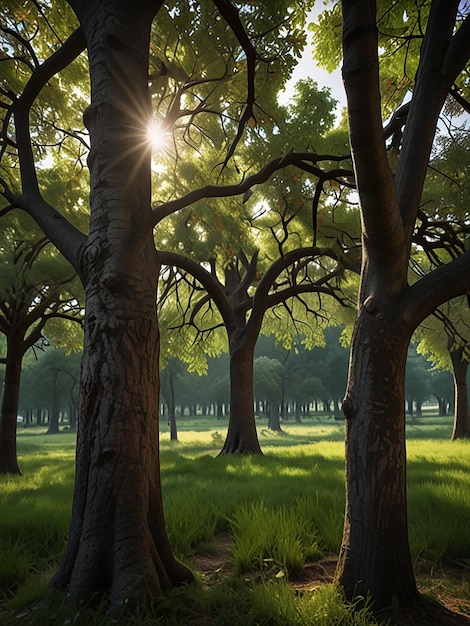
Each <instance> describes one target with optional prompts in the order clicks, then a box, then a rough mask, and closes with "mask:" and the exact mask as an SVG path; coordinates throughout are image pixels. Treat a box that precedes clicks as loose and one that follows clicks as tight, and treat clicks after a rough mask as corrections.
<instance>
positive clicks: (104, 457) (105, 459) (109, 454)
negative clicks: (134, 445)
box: [100, 448, 117, 464]
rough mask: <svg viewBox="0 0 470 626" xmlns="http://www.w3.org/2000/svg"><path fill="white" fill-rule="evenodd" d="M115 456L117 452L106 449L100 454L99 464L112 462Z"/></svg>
mask: <svg viewBox="0 0 470 626" xmlns="http://www.w3.org/2000/svg"><path fill="white" fill-rule="evenodd" d="M116 456H117V450H115V449H114V448H107V449H105V450H103V452H102V453H101V456H100V461H101V463H102V464H103V463H109V462H110V461H113V460H114V459H115V458H116Z"/></svg>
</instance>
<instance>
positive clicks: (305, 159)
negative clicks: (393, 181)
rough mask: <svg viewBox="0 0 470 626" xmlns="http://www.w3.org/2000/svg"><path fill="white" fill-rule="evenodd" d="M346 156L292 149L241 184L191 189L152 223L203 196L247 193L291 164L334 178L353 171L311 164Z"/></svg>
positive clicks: (160, 211)
mask: <svg viewBox="0 0 470 626" xmlns="http://www.w3.org/2000/svg"><path fill="white" fill-rule="evenodd" d="M344 158H345V157H337V156H332V155H321V154H315V153H313V152H289V153H288V154H286V155H285V156H283V157H279V158H277V159H273V160H272V161H269V163H267V164H266V165H265V166H264V167H263V168H262V169H261V170H260V171H259V172H257V173H256V174H252V175H251V176H248V177H247V178H245V180H243V181H242V182H240V183H236V184H234V185H220V186H219V185H207V186H206V187H201V188H199V189H195V190H194V191H190V192H189V193H188V194H186V195H185V196H182V197H181V198H178V199H176V200H171V201H170V202H165V203H163V204H161V205H159V206H158V207H155V208H154V209H153V213H152V216H153V223H152V226H156V225H157V224H158V223H159V222H161V220H162V219H163V218H165V217H167V216H168V215H171V214H172V213H175V212H176V211H179V210H180V209H184V208H185V207H187V206H190V205H191V204H194V203H195V202H198V201H199V200H202V199H203V198H227V197H229V196H238V195H240V194H244V193H245V192H246V191H248V189H251V187H254V186H255V185H259V184H261V183H264V182H266V181H267V180H268V179H269V178H270V176H272V174H274V173H275V172H277V171H278V170H280V169H282V168H283V167H287V166H288V165H294V166H296V167H298V168H299V169H302V170H304V171H308V172H310V173H311V174H314V175H316V176H319V177H320V176H322V177H326V178H334V177H335V176H339V175H348V174H350V171H349V170H342V169H335V170H332V172H324V171H323V170H321V169H320V168H315V167H313V166H312V165H311V163H318V162H319V161H341V160H343V159H344Z"/></svg>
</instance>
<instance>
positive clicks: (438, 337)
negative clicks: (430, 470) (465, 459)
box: [418, 297, 470, 439]
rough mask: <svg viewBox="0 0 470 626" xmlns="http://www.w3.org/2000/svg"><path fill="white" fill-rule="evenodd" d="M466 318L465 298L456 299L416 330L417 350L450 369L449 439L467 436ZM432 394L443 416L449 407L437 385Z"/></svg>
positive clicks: (469, 416) (469, 419) (469, 423)
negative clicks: (451, 422) (451, 424)
mask: <svg viewBox="0 0 470 626" xmlns="http://www.w3.org/2000/svg"><path fill="white" fill-rule="evenodd" d="M468 328H469V315H468V303H467V298H465V297H462V298H455V299H454V300H452V301H450V302H448V303H447V304H446V305H445V306H441V307H439V309H436V311H434V314H433V315H432V317H430V318H429V319H428V320H426V322H425V324H422V325H421V326H420V328H419V329H418V337H419V339H420V341H419V345H418V349H419V351H420V352H421V353H422V354H424V355H426V357H427V358H429V359H430V360H431V361H432V362H433V363H434V365H435V366H436V367H441V368H443V369H444V370H451V371H452V374H453V378H454V408H455V414H454V428H453V432H452V439H460V438H468V437H470V410H469V395H468V385H467V372H468V363H469V358H470V354H469V344H468V339H467V336H468ZM432 389H433V394H434V395H435V396H436V397H437V399H438V402H439V409H440V411H441V412H443V414H444V415H445V414H446V411H445V409H446V405H447V404H448V401H447V398H445V394H442V393H441V394H439V391H438V389H439V386H436V385H434V384H433V387H432Z"/></svg>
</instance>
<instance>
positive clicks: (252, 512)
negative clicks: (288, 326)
mask: <svg viewBox="0 0 470 626" xmlns="http://www.w3.org/2000/svg"><path fill="white" fill-rule="evenodd" d="M225 425H226V424H225V421H222V420H220V421H216V420H215V419H214V418H212V419H204V420H201V419H199V418H198V419H197V420H195V419H194V418H186V419H183V420H180V421H179V423H178V427H179V429H178V433H179V441H178V442H170V441H169V436H168V434H167V432H166V429H163V432H162V437H161V463H162V489H163V496H164V505H165V515H166V522H167V526H168V532H169V535H170V539H171V542H172V545H173V548H174V551H175V553H176V555H177V556H178V557H179V558H181V559H183V560H184V561H186V562H188V563H190V564H191V565H192V566H193V567H195V568H196V570H197V568H198V555H200V554H201V553H206V554H210V553H211V551H212V553H213V554H214V555H217V551H218V545H217V537H224V536H225V537H227V538H228V542H227V545H228V547H227V551H228V553H227V554H226V555H225V556H224V557H223V559H225V562H226V563H225V565H227V563H228V566H227V567H226V569H225V575H224V576H222V575H220V576H212V577H210V581H211V582H210V583H208V578H206V579H205V580H204V579H203V577H202V575H199V582H198V584H197V585H196V587H195V588H190V589H185V590H183V592H182V591H181V590H177V591H175V592H174V594H171V595H170V597H169V598H168V599H166V600H164V601H163V602H162V603H160V605H159V606H158V612H156V613H155V615H154V616H153V617H152V618H151V619H150V621H149V620H147V619H146V618H144V617H139V616H138V615H136V616H134V618H133V621H132V622H130V621H128V622H127V623H135V624H158V623H162V624H191V623H194V624H209V623H211V624H228V623H230V624H231V625H236V624H242V623H243V624H246V625H249V624H253V625H261V624H269V625H274V626H275V625H276V624H280V625H281V624H282V625H283V626H288V625H290V624H292V625H294V624H295V625H297V624H298V625H305V626H308V625H310V624H320V625H321V624H346V625H347V624H372V623H374V622H373V621H371V619H372V618H371V617H370V612H369V611H368V609H367V607H366V608H365V609H362V610H361V611H354V610H353V608H352V607H351V606H348V605H347V604H346V603H345V602H344V601H343V599H342V598H341V597H340V595H338V591H337V590H336V589H335V588H334V587H333V586H331V585H322V586H321V587H319V588H318V589H317V590H316V591H307V592H305V591H302V592H301V593H300V592H298V591H296V590H295V588H294V587H293V585H292V584H291V583H292V581H295V579H296V577H297V576H298V575H299V574H300V573H301V572H302V570H303V569H304V566H305V564H306V563H309V562H312V561H317V560H319V559H322V558H323V557H324V556H325V555H326V556H328V555H332V554H333V555H334V554H336V553H337V552H338V549H339V546H340V542H341V536H342V523H343V512H344V443H343V436H344V433H343V425H342V424H341V422H335V421H334V420H326V419H310V420H305V423H303V424H301V425H297V424H294V423H291V422H287V423H286V424H285V425H284V426H283V428H284V431H285V432H283V433H280V434H275V433H271V432H269V431H267V430H264V429H263V428H260V429H259V433H260V440H261V445H262V448H263V451H264V452H265V454H264V456H261V457H258V456H250V457H219V458H215V457H216V455H217V453H218V452H219V450H220V448H221V445H222V442H223V436H224V434H225ZM451 430H452V423H451V421H450V420H449V419H447V420H442V419H441V420H436V418H423V419H422V420H420V423H419V425H413V426H409V427H408V437H409V440H408V446H407V448H408V462H409V463H408V482H409V487H408V501H409V528H410V544H411V550H412V556H413V559H414V561H415V571H416V572H417V574H418V581H419V580H420V577H421V579H422V581H423V588H424V590H425V591H428V592H430V593H434V595H435V596H436V597H438V598H441V599H442V598H443V597H445V596H446V595H449V594H450V595H452V598H453V599H454V602H455V607H456V608H457V610H461V611H467V614H469V615H470V608H469V604H468V603H467V602H466V601H465V596H466V595H467V597H468V594H469V589H470V581H469V579H470V576H469V565H470V535H469V533H468V532H464V529H465V528H467V527H468V520H469V519H470V472H468V467H469V463H468V462H469V458H470V442H465V441H457V442H451V441H449V440H448V438H449V437H450V433H451ZM43 432H44V431H39V430H37V429H25V430H20V432H19V436H18V449H19V462H20V466H21V468H22V471H23V474H24V475H23V476H21V477H0V509H1V511H2V515H1V517H0V589H1V590H2V591H0V623H2V624H8V623H20V624H21V623H27V624H28V626H29V625H30V624H33V623H34V619H36V618H37V623H38V624H39V623H41V619H43V618H44V614H45V613H44V612H46V614H47V616H48V623H51V624H53V623H74V624H90V623H93V624H104V623H105V620H104V617H103V619H101V617H100V616H101V614H102V613H103V614H104V608H101V609H98V613H97V612H96V611H97V609H96V608H95V609H93V612H91V609H90V610H87V609H86V607H85V608H83V609H82V610H81V612H80V614H77V613H73V614H72V613H70V610H71V609H70V607H67V606H66V605H65V606H63V605H62V604H61V603H60V602H59V601H58V599H57V598H56V597H55V596H53V595H52V596H51V595H49V596H47V597H48V600H47V601H48V602H49V604H46V605H45V607H43V608H42V609H41V610H39V611H37V612H31V611H29V609H28V607H29V606H30V605H31V604H33V603H34V602H36V601H37V600H39V599H41V598H43V597H44V596H46V589H47V581H48V579H49V578H50V576H51V574H52V573H53V571H54V568H55V567H56V566H57V563H58V560H59V558H60V556H61V554H62V553H63V550H64V547H65V542H66V537H67V531H68V525H69V520H70V508H71V499H72V491H73V475H74V452H75V450H74V446H75V439H74V436H73V434H71V433H62V434H60V435H53V436H45V435H44V434H42V433H43ZM223 559H222V560H223ZM219 562H220V559H219ZM449 564H452V566H453V569H452V571H451V572H449V571H448V569H446V568H447V567H448V565H449ZM456 568H457V569H456ZM455 572H457V573H458V575H457V576H456V575H455ZM436 581H438V583H436ZM25 610H26V611H28V612H27V618H26V620H27V621H26V622H25V621H24V620H23V621H22V620H21V619H17V617H16V616H17V615H20V616H21V615H22V612H23V611H25ZM2 611H3V613H2ZM100 611H101V612H100ZM209 615H210V616H211V618H210V619H211V620H212V621H204V619H206V620H208V616H209ZM8 620H11V622H10V621H8Z"/></svg>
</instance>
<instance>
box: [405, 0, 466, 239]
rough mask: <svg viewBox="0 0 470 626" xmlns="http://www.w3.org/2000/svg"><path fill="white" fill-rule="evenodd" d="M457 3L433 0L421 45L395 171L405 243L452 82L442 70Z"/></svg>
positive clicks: (452, 75) (456, 46)
mask: <svg viewBox="0 0 470 626" xmlns="http://www.w3.org/2000/svg"><path fill="white" fill-rule="evenodd" d="M458 4H459V2H458V0H433V2H432V3H431V10H430V13H429V19H428V24H427V28H426V33H425V36H424V40H423V43H422V45H421V52H420V61H419V66H418V72H417V74H416V81H415V86H414V90H413V97H412V100H411V104H410V110H409V114H408V119H407V123H406V126H405V132H404V135H403V143H402V149H401V152H400V156H399V160H398V167H397V171H396V175H395V182H396V188H397V195H398V201H399V205H400V213H401V218H402V221H403V225H404V227H405V241H406V245H407V246H408V247H409V246H410V245H411V240H412V235H413V229H414V224H415V220H416V215H417V212H418V209H419V204H420V200H421V193H422V188H423V184H424V179H425V176H426V172H427V167H428V162H429V157H430V154H431V149H432V144H433V141H434V135H435V132H436V126H437V121H438V119H439V114H440V112H441V109H442V106H443V105H444V102H445V99H446V96H447V94H448V92H449V89H450V88H451V86H452V84H453V82H454V72H453V71H452V72H451V73H449V71H450V70H449V69H447V70H446V71H447V72H448V73H447V75H446V74H445V73H444V72H443V70H444V65H446V64H447V61H446V58H447V56H448V55H449V53H450V51H451V48H452V49H455V48H460V47H461V46H459V45H458V44H455V45H454V46H452V45H451V39H452V32H453V29H454V27H455V17H456V13H457V9H458ZM459 30H461V29H459ZM458 32H459V31H457V33H458ZM456 36H457V34H456V35H455V36H454V37H456ZM452 56H454V55H453V54H451V57H452Z"/></svg>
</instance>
